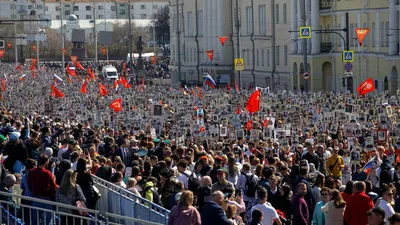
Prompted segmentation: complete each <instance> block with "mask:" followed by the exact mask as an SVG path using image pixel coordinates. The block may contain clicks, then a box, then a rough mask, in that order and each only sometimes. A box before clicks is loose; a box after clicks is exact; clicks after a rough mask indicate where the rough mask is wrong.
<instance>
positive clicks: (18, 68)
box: [15, 64, 22, 73]
mask: <svg viewBox="0 0 400 225" xmlns="http://www.w3.org/2000/svg"><path fill="white" fill-rule="evenodd" d="M15 70H17V71H18V70H19V72H21V73H22V65H21V64H18V66H17V67H15Z"/></svg>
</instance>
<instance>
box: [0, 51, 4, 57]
mask: <svg viewBox="0 0 400 225" xmlns="http://www.w3.org/2000/svg"><path fill="white" fill-rule="evenodd" d="M4 52H5V50H4V49H0V58H3V56H4Z"/></svg>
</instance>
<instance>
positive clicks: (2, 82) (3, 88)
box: [1, 80, 6, 92]
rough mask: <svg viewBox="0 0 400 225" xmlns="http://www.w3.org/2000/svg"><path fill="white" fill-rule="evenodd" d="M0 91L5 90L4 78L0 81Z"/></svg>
mask: <svg viewBox="0 0 400 225" xmlns="http://www.w3.org/2000/svg"><path fill="white" fill-rule="evenodd" d="M1 91H3V92H4V91H6V80H2V81H1Z"/></svg>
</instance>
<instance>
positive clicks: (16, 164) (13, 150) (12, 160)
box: [3, 132, 28, 174]
mask: <svg viewBox="0 0 400 225" xmlns="http://www.w3.org/2000/svg"><path fill="white" fill-rule="evenodd" d="M20 135H21V134H20V133H19V132H12V133H11V134H10V141H9V142H8V143H7V145H6V147H5V149H4V152H3V154H4V155H8V157H7V159H6V160H5V162H4V167H5V168H6V169H8V170H9V171H10V172H11V173H19V174H21V173H22V171H23V170H24V169H25V162H26V160H27V159H28V151H27V150H26V148H25V145H24V143H23V142H22V140H20V139H19V137H20Z"/></svg>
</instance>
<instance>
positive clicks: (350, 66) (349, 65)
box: [344, 62, 353, 72]
mask: <svg viewBox="0 0 400 225" xmlns="http://www.w3.org/2000/svg"><path fill="white" fill-rule="evenodd" d="M344 69H345V70H346V71H347V72H350V71H351V70H352V69H353V64H351V63H349V62H348V63H346V64H344Z"/></svg>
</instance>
